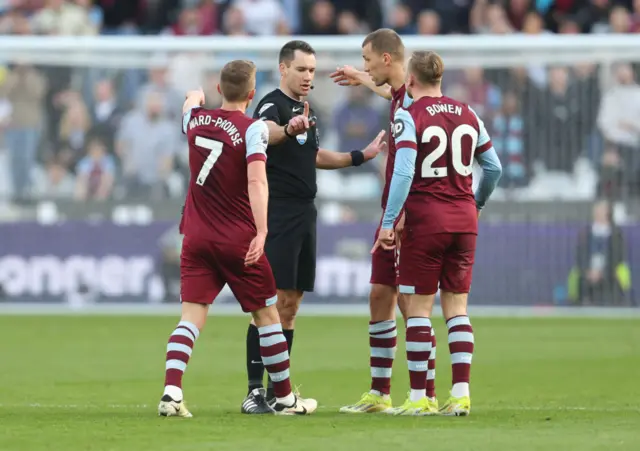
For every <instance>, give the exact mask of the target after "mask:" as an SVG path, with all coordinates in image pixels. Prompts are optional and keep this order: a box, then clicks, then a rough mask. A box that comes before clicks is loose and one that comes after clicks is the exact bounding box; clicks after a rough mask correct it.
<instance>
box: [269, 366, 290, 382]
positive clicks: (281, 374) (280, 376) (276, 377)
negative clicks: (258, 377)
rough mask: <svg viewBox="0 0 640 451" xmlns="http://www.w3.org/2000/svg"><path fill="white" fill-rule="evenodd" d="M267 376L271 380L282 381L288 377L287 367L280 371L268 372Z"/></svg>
mask: <svg viewBox="0 0 640 451" xmlns="http://www.w3.org/2000/svg"><path fill="white" fill-rule="evenodd" d="M269 377H270V378H271V380H272V381H273V382H282V381H284V380H287V379H289V369H286V370H284V371H280V372H279V373H269Z"/></svg>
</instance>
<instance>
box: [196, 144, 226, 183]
mask: <svg viewBox="0 0 640 451" xmlns="http://www.w3.org/2000/svg"><path fill="white" fill-rule="evenodd" d="M195 144H196V146H198V147H202V148H203V149H207V150H210V151H211V152H209V156H208V157H207V159H206V160H204V164H203V165H202V169H200V172H199V173H198V178H197V179H196V184H197V185H200V186H202V185H204V182H205V181H206V180H207V177H209V173H210V172H211V169H213V165H214V164H216V161H218V158H220V155H222V146H223V144H222V143H221V142H220V141H216V140H215V139H209V138H203V137H202V136H196V140H195Z"/></svg>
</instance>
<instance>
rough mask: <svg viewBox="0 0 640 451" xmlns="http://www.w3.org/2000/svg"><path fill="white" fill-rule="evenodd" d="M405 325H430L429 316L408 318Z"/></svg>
mask: <svg viewBox="0 0 640 451" xmlns="http://www.w3.org/2000/svg"><path fill="white" fill-rule="evenodd" d="M407 327H431V320H430V319H429V318H409V319H408V320H407Z"/></svg>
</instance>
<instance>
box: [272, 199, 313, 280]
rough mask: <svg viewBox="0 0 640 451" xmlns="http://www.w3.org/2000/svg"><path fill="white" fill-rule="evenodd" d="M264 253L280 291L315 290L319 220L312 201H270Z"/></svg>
mask: <svg viewBox="0 0 640 451" xmlns="http://www.w3.org/2000/svg"><path fill="white" fill-rule="evenodd" d="M268 215H269V219H268V227H269V234H268V235H267V241H266V245H265V252H266V254H267V258H268V259H269V263H270V264H271V269H272V270H273V275H274V277H275V279H276V287H277V288H278V289H279V290H300V291H313V288H314V285H315V281H316V220H317V216H318V212H317V210H316V206H315V204H314V203H313V201H308V202H306V201H305V202H302V201H299V200H290V199H269V213H268Z"/></svg>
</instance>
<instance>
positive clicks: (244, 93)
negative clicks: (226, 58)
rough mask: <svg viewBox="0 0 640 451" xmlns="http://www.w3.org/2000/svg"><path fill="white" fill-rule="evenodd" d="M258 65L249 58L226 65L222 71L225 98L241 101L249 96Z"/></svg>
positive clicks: (221, 79)
mask: <svg viewBox="0 0 640 451" xmlns="http://www.w3.org/2000/svg"><path fill="white" fill-rule="evenodd" d="M255 75H256V65H255V64H253V62H251V61H248V60H234V61H230V62H228V63H227V64H225V65H224V67H223V68H222V71H221V72H220V91H222V96H223V97H224V98H225V100H227V101H229V102H241V101H243V100H246V99H247V97H249V93H250V92H251V90H252V89H253V87H254V84H253V80H254V79H255Z"/></svg>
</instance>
